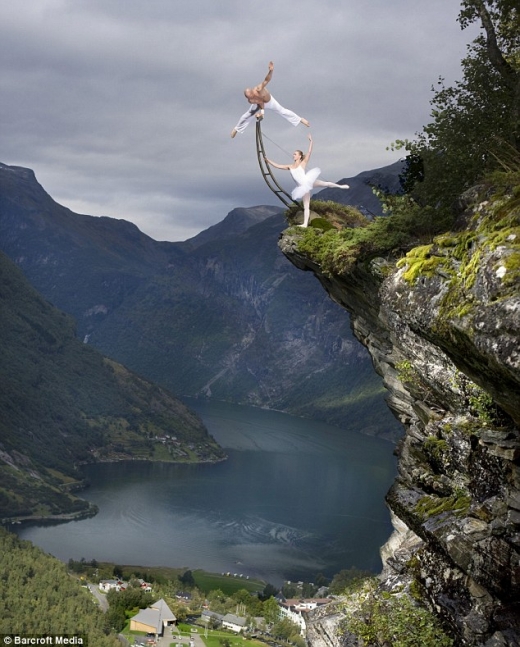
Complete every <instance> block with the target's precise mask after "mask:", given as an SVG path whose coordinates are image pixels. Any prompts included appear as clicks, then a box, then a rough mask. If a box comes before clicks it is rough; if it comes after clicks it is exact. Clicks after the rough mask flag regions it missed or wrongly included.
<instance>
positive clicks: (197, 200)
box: [0, 0, 476, 241]
mask: <svg viewBox="0 0 520 647" xmlns="http://www.w3.org/2000/svg"><path fill="white" fill-rule="evenodd" d="M459 8H460V3H459V2H458V0H261V1H260V2H256V1H254V0H242V1H240V2H239V1H238V0H23V2H12V0H0V55H1V64H0V92H1V113H0V114H1V126H0V162H3V163H4V164H9V165H16V166H24V167H28V168H31V169H33V170H34V172H35V173H36V177H37V179H38V181H39V182H40V183H41V184H42V185H43V187H44V188H45V189H46V191H47V192H48V193H50V195H51V196H52V197H53V198H54V199H55V200H56V201H57V202H59V203H60V204H63V205H65V206H67V207H69V208H70V209H72V210H73V211H76V212H78V213H85V214H90V215H95V216H100V215H104V216H111V217H114V218H124V219H126V220H130V221H132V222H134V223H135V224H136V225H137V226H138V227H139V228H140V229H141V230H142V231H144V232H145V233H147V234H148V235H150V236H152V237H153V238H155V239H157V240H170V241H180V240H185V239H186V238H189V237H191V236H193V235H195V234H196V233H198V232H199V231H201V230H203V229H206V228H207V227H209V226H210V225H213V224H215V223H216V222H219V221H220V220H222V219H223V218H224V217H225V216H226V214H227V213H228V212H229V211H230V210H231V209H233V208H234V207H248V206H253V205H259V204H278V206H283V205H281V203H278V202H277V199H276V197H275V196H274V195H273V194H272V193H271V192H270V191H269V189H268V188H267V186H266V185H265V183H264V181H263V179H262V176H261V175H260V171H259V168H258V162H257V159H256V152H255V132H254V125H253V126H251V127H249V128H248V129H247V130H246V131H245V132H244V133H243V134H242V135H237V137H236V138H235V139H231V137H230V133H231V130H232V129H233V127H234V126H235V124H236V122H237V121H238V118H239V117H240V115H241V114H242V113H243V112H244V111H245V110H246V109H247V108H248V104H247V102H246V99H245V98H244V96H243V90H244V88H245V87H247V86H251V85H255V84H257V83H259V82H260V81H261V80H263V78H264V77H265V75H266V73H267V71H268V67H267V66H268V62H269V61H270V60H272V61H274V64H275V69H274V74H273V79H272V81H271V83H270V85H269V89H270V90H271V92H272V94H273V96H274V97H275V98H276V99H277V100H278V101H279V102H280V103H281V104H282V105H284V106H285V107H287V108H290V109H292V110H294V111H295V112H297V113H298V114H299V115H300V116H302V117H305V118H306V119H308V120H309V121H310V123H311V128H310V132H311V134H312V136H313V139H314V153H313V157H312V160H311V166H320V167H321V168H322V177H323V178H324V179H328V180H332V181H337V180H339V179H341V178H345V177H351V176H354V175H357V174H358V173H361V172H362V171H366V170H370V169H374V168H379V167H381V166H386V165H387V164H391V163H393V162H395V161H396V160H397V159H399V155H400V154H399V153H395V152H390V151H387V150H386V148H387V147H388V145H389V144H390V143H391V142H393V141H395V140H396V139H404V138H413V136H414V134H415V133H416V132H417V131H419V130H421V129H422V127H423V126H424V125H425V124H426V123H428V122H429V121H430V117H429V115H430V109H431V106H430V104H429V102H430V99H431V97H432V92H431V87H432V85H434V84H435V83H436V81H437V79H438V77H439V76H443V77H444V78H445V79H446V81H447V82H448V83H453V82H454V81H455V80H456V79H459V78H460V61H461V59H462V58H463V57H464V56H465V54H466V44H467V43H469V42H470V41H471V40H472V39H473V38H474V36H475V34H476V31H475V29H473V30H472V31H468V30H467V31H461V29H460V26H459V24H458V23H457V20H456V19H457V15H458V12H459ZM263 131H264V133H265V135H266V136H267V137H268V138H269V139H266V142H265V143H266V147H267V154H268V156H269V157H271V158H272V159H274V160H276V161H278V162H280V163H290V162H291V157H290V154H291V153H292V151H293V150H294V149H295V148H305V147H306V146H307V135H308V133H309V129H307V128H305V127H304V126H303V125H300V126H298V127H296V128H295V127H293V126H291V125H290V124H289V123H288V122H287V121H285V120H284V119H282V118H281V117H280V116H279V115H276V114H275V113H273V112H269V111H268V112H267V114H266V117H265V119H264V121H263ZM277 178H278V179H279V180H280V181H281V182H283V184H284V186H285V187H286V188H288V189H292V187H293V183H292V180H291V178H290V177H289V174H288V173H286V172H283V171H279V172H278V175H277Z"/></svg>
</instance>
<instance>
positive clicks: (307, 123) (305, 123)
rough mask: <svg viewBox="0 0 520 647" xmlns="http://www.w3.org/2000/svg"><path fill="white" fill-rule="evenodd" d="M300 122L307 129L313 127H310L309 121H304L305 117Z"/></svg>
mask: <svg viewBox="0 0 520 647" xmlns="http://www.w3.org/2000/svg"><path fill="white" fill-rule="evenodd" d="M300 122H301V123H302V124H303V125H304V126H307V128H310V127H311V125H310V123H309V122H308V121H307V119H304V118H303V117H302V118H301V119H300Z"/></svg>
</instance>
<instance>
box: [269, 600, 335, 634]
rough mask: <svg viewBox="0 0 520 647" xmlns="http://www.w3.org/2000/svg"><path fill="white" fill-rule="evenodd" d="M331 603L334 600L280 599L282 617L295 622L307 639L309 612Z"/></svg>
mask: <svg viewBox="0 0 520 647" xmlns="http://www.w3.org/2000/svg"><path fill="white" fill-rule="evenodd" d="M329 602H332V598H308V599H304V600H303V599H299V598H293V599H288V600H286V599H285V598H283V597H282V598H279V599H278V605H279V607H280V613H281V615H282V616H283V617H285V618H289V620H291V621H292V622H294V624H296V625H298V627H300V633H301V635H302V636H303V637H305V634H306V631H307V623H306V616H307V615H308V613H309V611H312V610H313V609H316V608H317V607H320V606H323V605H324V604H328V603H329Z"/></svg>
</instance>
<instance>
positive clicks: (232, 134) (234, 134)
mask: <svg viewBox="0 0 520 647" xmlns="http://www.w3.org/2000/svg"><path fill="white" fill-rule="evenodd" d="M236 134H237V131H236V129H235V128H233V130H232V131H231V139H233V138H234V137H235V136H236Z"/></svg>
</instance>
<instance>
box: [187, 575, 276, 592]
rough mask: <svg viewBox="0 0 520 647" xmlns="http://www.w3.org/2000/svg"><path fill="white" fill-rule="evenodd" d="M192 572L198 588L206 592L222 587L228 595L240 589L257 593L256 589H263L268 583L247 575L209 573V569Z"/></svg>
mask: <svg viewBox="0 0 520 647" xmlns="http://www.w3.org/2000/svg"><path fill="white" fill-rule="evenodd" d="M192 574H193V579H194V580H195V584H196V585H197V588H198V589H200V590H201V591H204V593H209V592H210V591H215V590H216V589H220V590H221V591H222V592H223V593H225V594H226V595H233V593H236V591H240V589H245V590H246V591H249V592H250V593H255V592H256V591H263V590H264V587H265V584H266V583H265V582H263V581H262V580H247V579H246V578H245V577H234V576H233V575H222V574H220V573H208V572H207V571H193V572H192Z"/></svg>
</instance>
